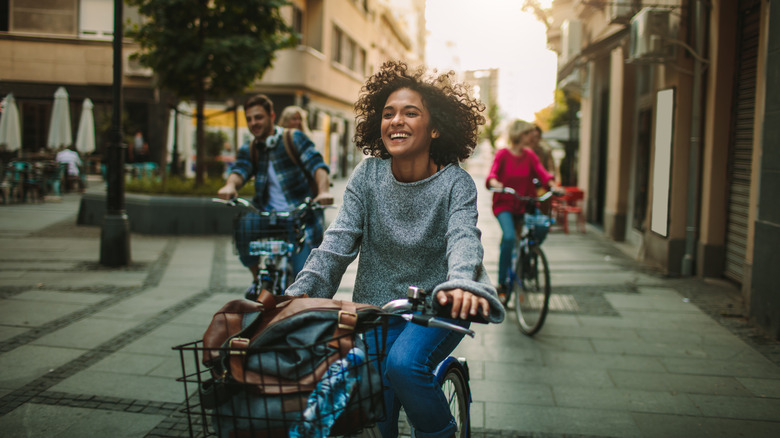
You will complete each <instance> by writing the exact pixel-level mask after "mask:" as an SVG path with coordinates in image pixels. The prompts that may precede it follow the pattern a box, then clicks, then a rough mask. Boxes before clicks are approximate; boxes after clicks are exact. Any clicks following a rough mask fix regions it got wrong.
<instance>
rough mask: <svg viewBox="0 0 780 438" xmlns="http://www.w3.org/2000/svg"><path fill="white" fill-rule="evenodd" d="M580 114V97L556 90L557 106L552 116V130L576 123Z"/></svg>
mask: <svg viewBox="0 0 780 438" xmlns="http://www.w3.org/2000/svg"><path fill="white" fill-rule="evenodd" d="M579 112H580V97H579V96H577V95H576V94H575V93H572V92H569V91H567V90H564V89H560V88H558V89H556V90H555V104H554V106H553V111H552V114H551V116H550V128H557V127H558V126H563V125H569V124H571V123H574V122H576V120H577V113H579Z"/></svg>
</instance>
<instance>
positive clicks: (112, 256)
mask: <svg viewBox="0 0 780 438" xmlns="http://www.w3.org/2000/svg"><path fill="white" fill-rule="evenodd" d="M123 7H124V2H123V1H122V0H114V46H113V48H114V83H113V87H112V97H113V105H114V106H113V111H112V115H111V143H110V144H109V147H108V169H107V183H108V187H107V189H106V216H105V220H104V221H103V228H102V229H101V233H100V264H101V265H104V266H126V265H128V264H129V263H130V222H129V221H128V218H127V213H126V212H125V193H124V192H125V178H124V167H125V163H124V156H125V149H126V148H127V146H126V145H123V144H122V37H123V35H124V32H123V30H122V8H123Z"/></svg>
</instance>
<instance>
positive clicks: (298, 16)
mask: <svg viewBox="0 0 780 438" xmlns="http://www.w3.org/2000/svg"><path fill="white" fill-rule="evenodd" d="M292 9H293V12H292V28H293V31H294V32H295V33H296V34H298V35H299V37H300V43H301V44H303V11H302V10H301V8H299V7H297V6H295V5H293V7H292Z"/></svg>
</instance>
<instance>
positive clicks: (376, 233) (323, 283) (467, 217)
mask: <svg viewBox="0 0 780 438" xmlns="http://www.w3.org/2000/svg"><path fill="white" fill-rule="evenodd" d="M390 165H391V159H386V160H383V159H379V158H367V159H365V160H363V161H362V162H361V163H360V164H359V165H358V166H357V167H356V168H355V171H354V172H353V174H352V176H351V178H350V180H349V182H348V183H347V188H346V191H345V193H344V203H343V205H342V206H341V208H340V210H339V213H338V215H337V217H336V220H335V221H333V223H331V224H330V226H329V227H328V230H327V231H326V232H325V239H324V240H323V242H322V244H321V245H320V247H319V248H317V249H314V250H313V251H312V253H311V255H310V256H309V258H308V260H307V261H306V265H305V266H304V268H303V270H302V271H301V272H300V274H298V277H297V278H296V280H295V283H293V284H292V285H291V286H290V287H289V288H288V290H287V294H288V295H302V294H304V293H308V294H309V296H312V297H326V298H330V297H333V295H334V294H335V293H336V290H337V289H338V286H339V283H340V282H341V277H342V276H343V275H344V272H345V271H346V269H347V266H349V264H350V263H351V262H352V261H353V260H355V258H356V257H357V256H358V253H359V254H360V259H359V260H358V269H357V277H356V279H355V289H354V291H353V296H352V299H353V300H354V301H356V302H360V303H368V304H374V305H378V306H381V305H383V304H385V303H387V302H388V301H390V300H393V299H396V298H406V290H407V288H408V287H409V286H417V287H421V288H423V289H425V290H427V291H433V292H434V294H435V293H436V292H438V291H439V290H442V289H444V290H447V289H455V288H461V289H463V290H466V291H469V292H472V293H474V294H476V295H479V296H481V297H485V298H487V299H488V301H489V302H490V308H491V312H490V321H491V322H495V323H498V322H501V321H502V320H503V319H504V309H503V306H502V305H501V303H500V302H499V301H498V298H497V295H496V290H495V288H494V287H493V286H492V285H491V283H490V279H489V278H488V275H487V272H486V271H485V267H484V265H483V264H482V257H483V249H482V243H481V241H480V236H481V234H482V233H481V232H480V230H479V229H478V228H477V206H476V202H477V189H476V185H475V184H474V180H473V179H472V178H471V176H470V175H469V174H468V173H467V172H466V171H465V170H463V169H461V168H460V167H459V166H456V165H448V166H447V167H445V168H443V169H441V170H440V171H438V172H436V173H435V174H434V175H432V176H430V177H428V178H426V179H424V180H422V181H416V182H413V183H401V182H398V181H397V180H396V179H395V177H393V174H392V172H391V169H390Z"/></svg>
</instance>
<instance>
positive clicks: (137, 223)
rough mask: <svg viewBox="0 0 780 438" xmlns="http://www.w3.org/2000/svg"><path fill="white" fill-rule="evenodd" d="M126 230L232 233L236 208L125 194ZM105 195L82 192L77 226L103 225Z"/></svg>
mask: <svg viewBox="0 0 780 438" xmlns="http://www.w3.org/2000/svg"><path fill="white" fill-rule="evenodd" d="M125 211H126V212H127V216H128V219H129V222H130V231H131V232H134V233H140V234H166V235H195V234H232V233H233V218H234V217H235V216H236V215H237V213H238V211H237V209H234V208H230V207H226V206H225V205H222V204H218V203H215V202H212V201H211V198H210V197H209V198H201V197H187V196H150V195H137V194H126V195H125ZM105 215H106V195H105V194H104V193H100V194H98V193H85V194H84V195H83V196H82V197H81V205H80V206H79V215H78V220H77V223H78V224H79V225H101V226H102V225H103V221H104V219H105Z"/></svg>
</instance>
